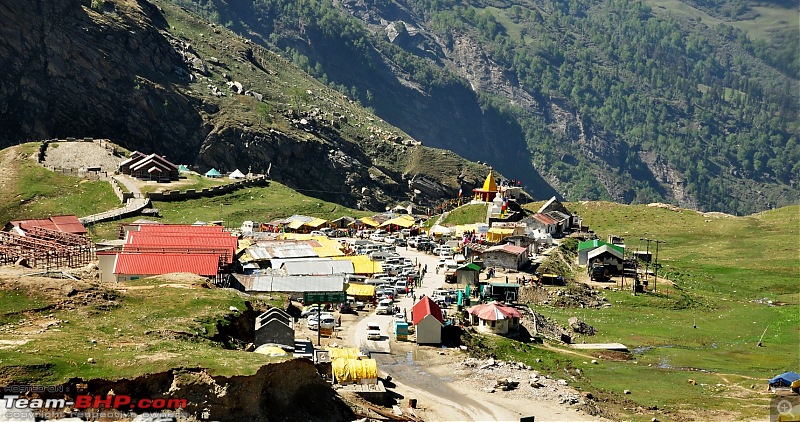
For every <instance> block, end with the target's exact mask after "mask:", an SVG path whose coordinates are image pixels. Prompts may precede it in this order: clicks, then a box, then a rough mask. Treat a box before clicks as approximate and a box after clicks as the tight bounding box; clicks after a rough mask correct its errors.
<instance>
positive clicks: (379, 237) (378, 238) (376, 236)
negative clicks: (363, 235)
mask: <svg viewBox="0 0 800 422" xmlns="http://www.w3.org/2000/svg"><path fill="white" fill-rule="evenodd" d="M384 237H385V236H384V235H383V234H382V233H372V234H371V235H369V240H374V241H376V242H383V238H384Z"/></svg>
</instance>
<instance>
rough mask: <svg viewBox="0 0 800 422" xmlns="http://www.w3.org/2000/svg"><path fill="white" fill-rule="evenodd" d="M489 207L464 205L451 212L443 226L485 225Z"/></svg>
mask: <svg viewBox="0 0 800 422" xmlns="http://www.w3.org/2000/svg"><path fill="white" fill-rule="evenodd" d="M488 210H489V206H488V205H486V204H471V205H464V206H461V207H458V208H456V209H454V210H453V211H450V213H449V214H447V217H445V218H444V219H443V220H442V222H441V224H443V225H447V226H457V225H459V224H472V223H485V222H486V213H487V211H488Z"/></svg>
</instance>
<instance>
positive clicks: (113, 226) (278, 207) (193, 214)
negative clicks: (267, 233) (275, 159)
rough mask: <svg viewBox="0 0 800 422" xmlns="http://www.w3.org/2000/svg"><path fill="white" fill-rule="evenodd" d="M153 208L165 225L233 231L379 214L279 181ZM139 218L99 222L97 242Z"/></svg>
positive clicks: (93, 231) (93, 230)
mask: <svg viewBox="0 0 800 422" xmlns="http://www.w3.org/2000/svg"><path fill="white" fill-rule="evenodd" d="M153 207H154V208H157V209H158V210H159V212H160V213H161V215H162V217H161V218H151V219H153V220H157V221H161V222H164V223H177V224H192V223H194V222H195V221H206V222H209V221H222V222H223V224H224V225H225V226H226V227H231V228H238V227H240V226H241V225H242V222H244V221H247V220H250V221H256V222H267V221H272V220H275V219H278V218H285V217H289V216H291V215H293V214H303V215H308V216H312V217H318V218H323V219H326V220H333V219H336V218H339V217H341V216H344V215H347V216H351V217H354V218H360V217H365V216H369V215H374V214H375V213H374V212H368V211H359V210H355V209H351V208H346V207H343V206H341V205H337V204H334V203H331V202H327V201H323V200H321V199H316V198H312V197H310V196H306V195H303V194H301V193H298V192H296V191H294V190H292V189H289V188H287V187H286V186H284V185H282V184H280V183H277V182H270V185H269V186H266V187H248V188H243V189H240V190H238V191H235V192H231V193H228V194H225V195H220V196H215V197H213V198H203V199H192V200H187V201H180V202H154V203H153ZM139 218H141V217H132V218H126V219H123V220H117V221H109V222H105V223H99V224H96V225H94V226H92V227H91V228H90V232H91V234H92V237H94V238H95V239H116V238H117V236H118V235H119V224H120V223H124V222H131V221H134V220H137V219H139Z"/></svg>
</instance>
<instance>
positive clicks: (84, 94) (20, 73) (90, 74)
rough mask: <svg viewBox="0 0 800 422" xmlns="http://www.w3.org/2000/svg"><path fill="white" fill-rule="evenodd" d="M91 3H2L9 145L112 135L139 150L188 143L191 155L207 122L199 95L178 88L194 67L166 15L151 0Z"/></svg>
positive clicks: (1, 77) (1, 139) (0, 37)
mask: <svg viewBox="0 0 800 422" xmlns="http://www.w3.org/2000/svg"><path fill="white" fill-rule="evenodd" d="M90 6H91V3H90V2H89V1H88V0H87V1H79V0H65V1H58V2H50V1H26V0H9V1H4V2H2V4H0V22H2V25H0V58H2V62H3V72H2V74H0V146H7V145H9V144H11V143H12V142H15V141H19V140H33V139H42V138H50V137H69V136H73V137H104V138H111V139H118V140H119V141H120V143H122V144H124V145H125V146H127V147H129V148H133V149H142V150H165V149H167V148H174V147H175V146H180V147H181V148H179V149H178V150H180V151H183V152H184V153H183V154H180V156H179V157H177V158H179V159H182V160H190V159H191V158H192V155H193V153H192V151H193V150H196V147H197V145H199V143H200V142H201V140H202V139H203V121H202V118H201V117H200V115H199V113H198V112H197V111H196V109H195V106H196V105H197V104H196V99H194V98H191V97H190V96H187V95H185V94H183V93H181V92H180V91H179V90H176V89H174V86H175V85H180V84H185V83H187V82H188V78H187V76H186V75H188V73H185V69H184V65H183V61H182V60H181V57H180V56H179V55H178V54H177V53H176V52H175V50H174V49H173V48H172V47H171V46H170V44H169V43H168V42H167V41H166V40H165V38H164V37H163V36H162V35H161V34H160V33H159V31H158V30H157V26H158V25H162V26H163V25H164V22H163V18H161V17H160V15H159V14H158V13H157V10H154V9H153V6H152V5H150V4H149V3H147V2H144V1H142V2H137V1H117V2H114V3H111V2H105V3H103V2H100V3H99V5H98V6H97V9H96V10H95V9H92V8H91V7H90ZM182 70H183V71H184V72H181V71H182ZM176 71H177V72H181V73H183V75H184V76H181V75H179V74H178V73H176Z"/></svg>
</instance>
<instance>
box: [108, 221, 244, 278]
mask: <svg viewBox="0 0 800 422" xmlns="http://www.w3.org/2000/svg"><path fill="white" fill-rule="evenodd" d="M127 230H128V231H127V232H126V234H125V239H124V240H125V243H124V244H123V246H122V251H120V252H112V253H107V254H98V256H99V257H100V263H99V267H100V270H101V274H102V275H101V277H102V280H103V281H109V282H111V281H125V280H131V279H133V278H131V277H135V278H139V277H144V276H149V275H160V274H167V273H173V272H190V273H194V274H198V275H201V276H206V277H216V276H218V275H219V274H221V273H223V274H224V273H226V272H227V271H228V269H229V267H230V265H231V264H233V260H234V257H235V255H236V248H237V246H238V238H237V237H236V236H234V235H232V234H231V233H229V232H226V231H225V230H224V228H223V227H221V226H189V225H167V224H140V225H138V226H129V227H127ZM161 257H168V258H161ZM210 257H213V259H211V258H210ZM212 261H213V265H212ZM212 267H213V269H212Z"/></svg>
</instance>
